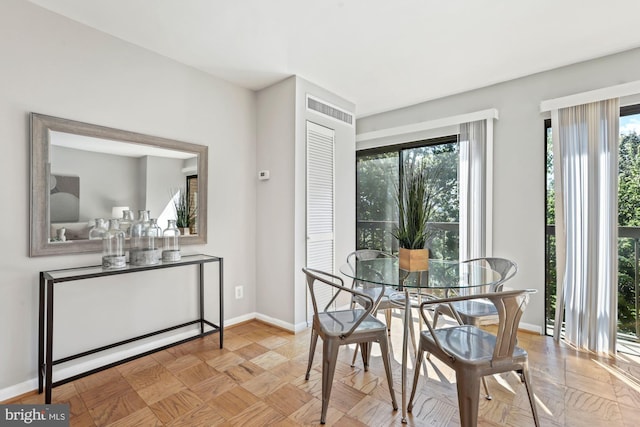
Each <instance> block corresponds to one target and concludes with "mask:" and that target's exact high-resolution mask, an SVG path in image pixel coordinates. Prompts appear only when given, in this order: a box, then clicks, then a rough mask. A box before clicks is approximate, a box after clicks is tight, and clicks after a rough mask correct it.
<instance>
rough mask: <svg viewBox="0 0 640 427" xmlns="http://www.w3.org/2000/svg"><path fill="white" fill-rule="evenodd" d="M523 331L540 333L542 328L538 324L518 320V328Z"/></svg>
mask: <svg viewBox="0 0 640 427" xmlns="http://www.w3.org/2000/svg"><path fill="white" fill-rule="evenodd" d="M519 329H522V330H524V331H529V332H535V333H536V334H538V335H542V328H541V327H540V326H538V325H533V324H531V323H523V322H520V328H519Z"/></svg>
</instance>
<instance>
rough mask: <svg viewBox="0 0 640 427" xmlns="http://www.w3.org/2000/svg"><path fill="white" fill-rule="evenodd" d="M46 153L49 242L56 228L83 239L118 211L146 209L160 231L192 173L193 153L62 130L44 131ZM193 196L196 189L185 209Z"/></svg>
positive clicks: (56, 237)
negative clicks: (47, 142)
mask: <svg viewBox="0 0 640 427" xmlns="http://www.w3.org/2000/svg"><path fill="white" fill-rule="evenodd" d="M49 153H50V163H51V172H50V178H49V188H50V193H49V219H50V221H51V227H50V228H51V233H50V239H51V241H52V242H56V241H60V240H61V236H59V235H60V234H61V233H60V231H61V230H62V229H64V230H65V231H64V235H63V238H64V239H65V241H66V240H86V239H89V237H90V236H89V233H90V230H91V228H92V227H94V225H95V223H96V222H97V221H98V220H99V219H106V220H108V219H110V218H115V219H122V218H123V211H132V212H133V213H134V216H137V212H138V211H139V210H148V211H149V214H150V217H151V218H153V219H156V220H157V223H158V225H159V226H160V228H162V229H163V230H164V229H165V228H167V224H168V220H170V219H176V215H177V212H176V204H177V203H178V202H179V201H180V198H181V197H183V194H182V193H183V192H186V184H187V178H188V177H193V176H195V177H197V175H198V173H197V172H198V171H197V160H198V159H197V155H195V154H194V153H189V152H184V151H176V150H167V149H161V148H157V147H151V146H143V145H132V144H125V143H123V142H120V141H112V140H106V139H99V138H91V137H86V136H81V135H74V134H69V133H63V132H51V133H50V151H49ZM189 199H191V200H189ZM195 200H197V188H196V189H195V191H194V190H192V193H191V197H190V198H188V199H187V203H188V205H191V206H188V208H190V209H191V210H195V206H193V205H194V202H195ZM189 202H190V203H189ZM193 220H195V218H193ZM94 238H100V237H99V236H97V235H96V236H94Z"/></svg>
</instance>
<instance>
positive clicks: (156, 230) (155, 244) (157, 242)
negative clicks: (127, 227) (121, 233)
mask: <svg viewBox="0 0 640 427" xmlns="http://www.w3.org/2000/svg"><path fill="white" fill-rule="evenodd" d="M146 233H147V243H148V245H149V249H150V250H152V251H155V257H156V262H160V260H161V259H162V241H161V239H162V228H160V226H159V225H158V220H157V219H156V218H151V219H149V227H147V230H146Z"/></svg>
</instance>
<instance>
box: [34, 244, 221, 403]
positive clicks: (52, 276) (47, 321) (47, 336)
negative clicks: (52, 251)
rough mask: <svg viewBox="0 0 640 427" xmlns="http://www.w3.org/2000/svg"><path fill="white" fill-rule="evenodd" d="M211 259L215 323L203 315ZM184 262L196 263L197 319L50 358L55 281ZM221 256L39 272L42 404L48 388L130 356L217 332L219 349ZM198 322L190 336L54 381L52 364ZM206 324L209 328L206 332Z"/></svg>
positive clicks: (129, 271) (81, 278) (187, 257)
mask: <svg viewBox="0 0 640 427" xmlns="http://www.w3.org/2000/svg"><path fill="white" fill-rule="evenodd" d="M210 262H217V263H218V264H219V279H218V280H219V287H220V307H219V310H220V324H219V325H216V324H214V323H212V322H210V321H208V320H206V319H205V318H204V264H206V263H210ZM187 265H198V266H199V276H198V278H199V285H200V286H199V302H200V318H199V319H196V320H192V321H190V322H186V323H183V324H180V325H175V326H171V327H168V328H165V329H162V330H159V331H155V332H150V333H147V334H144V335H140V336H137V337H134V338H130V339H127V340H124V341H119V342H116V343H113V344H109V345H106V346H103V347H99V348H94V349H92V350H88V351H84V352H82V353H78V354H74V355H71V356H67V357H64V358H61V359H58V360H53V308H54V304H53V294H54V292H53V291H54V287H55V285H56V284H59V283H63V282H70V281H75V280H84V279H91V278H96V277H105V276H114V275H118V274H128V273H136V272H140V271H147V270H157V269H161V268H172V267H183V266H187ZM223 289H224V282H223V259H222V258H220V257H215V256H210V255H189V256H183V257H182V259H181V260H180V261H174V262H163V263H160V264H156V265H149V266H131V265H129V264H127V266H126V267H124V268H121V269H117V270H107V269H103V268H102V266H90V267H80V268H67V269H62V270H50V271H41V272H40V301H39V303H40V317H39V325H38V329H39V343H38V392H39V393H42V389H43V387H44V390H45V403H51V389H52V388H53V387H57V386H59V385H62V384H66V383H68V382H71V381H74V380H76V379H78V378H82V377H85V376H87V375H90V374H93V373H95V372H99V371H102V370H104V369H108V368H111V367H113V366H116V365H119V364H121V363H125V362H128V361H130V360H133V359H137V358H139V357H142V356H146V355H148V354H151V353H155V352H157V351H160V350H164V349H166V348H169V347H172V346H175V345H178V344H181V343H184V342H187V341H190V340H193V339H196V338H201V337H204V336H206V335H209V334H212V333H215V332H218V333H219V334H220V348H222V335H223V319H224V313H223ZM195 324H200V333H199V334H197V335H194V336H192V337H189V338H186V339H183V340H180V341H177V342H174V343H171V344H168V345H164V346H161V347H158V348H155V349H153V350H149V351H145V352H143V353H140V354H137V355H135V356H131V357H127V358H125V359H122V360H119V361H117V362H114V363H110V364H107V365H104V366H101V367H99V368H96V369H92V370H90V371H87V372H83V373H81V374H78V375H74V376H72V377H69V378H65V379H62V380H60V381H56V382H55V383H54V382H53V366H54V365H57V364H59V363H64V362H69V361H71V360H74V359H78V358H80V357H84V356H88V355H90V354H94V353H98V352H100V351H104V350H108V349H110V348H114V347H117V346H120V345H123V344H128V343H131V342H134V341H137V340H141V339H144V338H148V337H151V336H154V335H158V334H162V333H165V332H169V331H173V330H176V329H179V328H183V327H185V326H189V325H195ZM205 325H208V326H209V327H210V328H212V329H209V330H207V331H205Z"/></svg>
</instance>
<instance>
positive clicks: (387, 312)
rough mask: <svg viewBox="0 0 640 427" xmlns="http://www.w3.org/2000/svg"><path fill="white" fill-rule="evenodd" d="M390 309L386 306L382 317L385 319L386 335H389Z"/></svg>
mask: <svg viewBox="0 0 640 427" xmlns="http://www.w3.org/2000/svg"><path fill="white" fill-rule="evenodd" d="M391 314H392V312H391V309H390V308H388V309H386V310H385V311H384V317H385V320H386V321H387V335H388V336H391Z"/></svg>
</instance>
